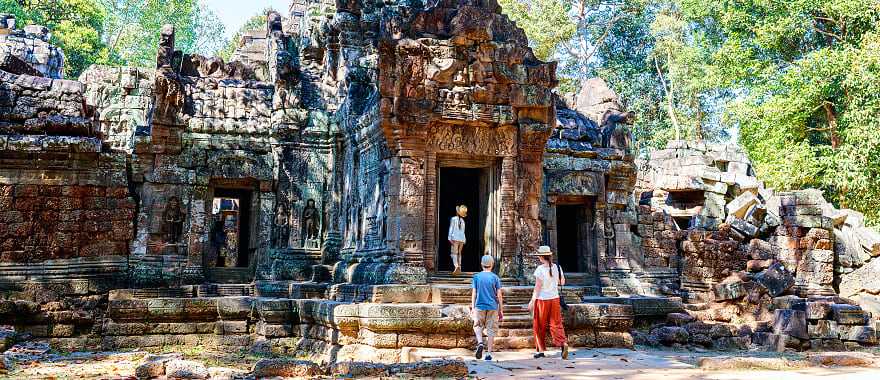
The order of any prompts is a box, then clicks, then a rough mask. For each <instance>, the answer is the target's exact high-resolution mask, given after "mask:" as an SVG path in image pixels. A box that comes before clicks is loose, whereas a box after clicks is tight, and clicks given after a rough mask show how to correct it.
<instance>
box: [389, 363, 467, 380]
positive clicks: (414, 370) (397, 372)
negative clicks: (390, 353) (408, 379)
mask: <svg viewBox="0 0 880 380" xmlns="http://www.w3.org/2000/svg"><path fill="white" fill-rule="evenodd" d="M388 374H389V375H390V376H395V377H396V376H401V375H405V376H414V377H418V378H443V377H451V378H464V377H467V375H468V367H467V364H466V363H465V362H464V360H460V359H456V360H453V359H441V360H430V361H420V362H415V363H398V364H391V365H389V366H388Z"/></svg>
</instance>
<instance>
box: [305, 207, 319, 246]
mask: <svg viewBox="0 0 880 380" xmlns="http://www.w3.org/2000/svg"><path fill="white" fill-rule="evenodd" d="M319 218H320V215H319V213H318V209H317V208H316V207H315V200H314V199H309V200H308V201H306V207H305V208H304V209H303V213H302V223H303V225H302V228H303V234H302V236H303V239H304V241H303V247H306V248H318V230H319V227H320V223H321V221H320V219H319Z"/></svg>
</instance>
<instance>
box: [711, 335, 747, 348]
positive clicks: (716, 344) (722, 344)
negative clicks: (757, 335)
mask: <svg viewBox="0 0 880 380" xmlns="http://www.w3.org/2000/svg"><path fill="white" fill-rule="evenodd" d="M751 343H752V339H751V338H750V337H747V336H725V337H720V338H716V339H714V340H713V341H712V348H714V349H716V350H720V351H736V350H748V349H749V344H751Z"/></svg>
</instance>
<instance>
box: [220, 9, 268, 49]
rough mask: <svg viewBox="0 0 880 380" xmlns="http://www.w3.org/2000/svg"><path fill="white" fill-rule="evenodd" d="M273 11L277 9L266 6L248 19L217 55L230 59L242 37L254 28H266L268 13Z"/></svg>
mask: <svg viewBox="0 0 880 380" xmlns="http://www.w3.org/2000/svg"><path fill="white" fill-rule="evenodd" d="M273 11H275V10H274V9H272V8H265V9H263V10H262V11H261V12H260V13H257V14H255V15H253V16H251V17H250V18H249V19H247V21H245V22H244V25H242V26H241V27H240V28H238V31H236V32H235V34H234V35H233V36H232V39H230V40H229V41H227V42H226V46H224V47H223V48H222V49H220V51H218V52H217V56H218V57H220V58H223V60H224V61H229V59H230V58H232V53H234V52H235V49H237V48H238V45H239V43H240V42H241V37H242V36H243V35H244V34H245V33H247V32H249V31H252V30H264V29H266V15H267V14H269V12H273Z"/></svg>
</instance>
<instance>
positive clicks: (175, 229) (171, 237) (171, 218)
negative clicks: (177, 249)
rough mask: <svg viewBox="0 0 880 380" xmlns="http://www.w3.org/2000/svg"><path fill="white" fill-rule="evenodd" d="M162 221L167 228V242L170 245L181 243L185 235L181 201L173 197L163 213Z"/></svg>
mask: <svg viewBox="0 0 880 380" xmlns="http://www.w3.org/2000/svg"><path fill="white" fill-rule="evenodd" d="M162 221H163V222H164V223H165V228H166V231H167V232H166V241H167V242H168V243H170V244H177V243H180V237H181V236H182V235H183V211H182V210H181V207H180V199H179V198H177V197H171V198H169V199H168V204H167V205H166V206H165V211H164V212H163V213H162Z"/></svg>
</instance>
